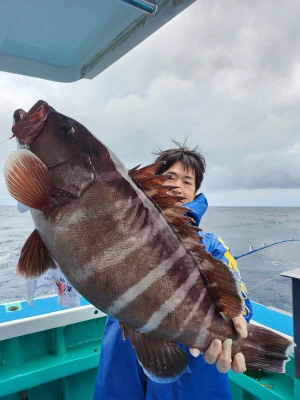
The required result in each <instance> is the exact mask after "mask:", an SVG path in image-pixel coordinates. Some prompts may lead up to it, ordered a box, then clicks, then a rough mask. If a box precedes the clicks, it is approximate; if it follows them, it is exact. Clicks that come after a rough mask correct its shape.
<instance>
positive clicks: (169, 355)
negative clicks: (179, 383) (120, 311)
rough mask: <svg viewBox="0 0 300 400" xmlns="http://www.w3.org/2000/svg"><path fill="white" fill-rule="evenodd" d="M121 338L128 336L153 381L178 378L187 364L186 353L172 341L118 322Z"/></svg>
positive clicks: (170, 380) (140, 361) (166, 381)
mask: <svg viewBox="0 0 300 400" xmlns="http://www.w3.org/2000/svg"><path fill="white" fill-rule="evenodd" d="M120 326H121V329H122V332H123V338H124V339H126V338H129V339H130V341H131V343H132V345H133V347H134V349H135V352H136V355H137V358H138V361H139V363H140V364H141V366H142V368H143V370H144V372H145V374H146V375H147V376H148V377H149V378H150V379H151V380H153V381H155V382H161V383H169V382H173V381H175V380H176V379H178V378H179V377H180V376H181V375H182V374H183V372H184V371H185V368H186V366H187V354H186V352H185V351H184V350H183V349H181V348H180V347H179V346H178V345H177V344H175V343H174V342H169V341H167V340H163V339H158V338H155V337H152V336H149V335H147V334H144V333H141V332H138V331H137V330H135V329H134V328H132V327H130V326H129V325H126V324H123V323H121V324H120Z"/></svg>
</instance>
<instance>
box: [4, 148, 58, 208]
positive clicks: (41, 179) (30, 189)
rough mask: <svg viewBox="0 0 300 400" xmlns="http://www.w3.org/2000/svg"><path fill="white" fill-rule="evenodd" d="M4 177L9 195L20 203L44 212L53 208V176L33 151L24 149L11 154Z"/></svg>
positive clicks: (5, 167)
mask: <svg viewBox="0 0 300 400" xmlns="http://www.w3.org/2000/svg"><path fill="white" fill-rule="evenodd" d="M4 176H5V181H6V186H7V188H8V191H9V193H10V194H11V196H12V197H14V198H15V199H16V200H18V201H19V202H20V203H23V204H25V205H26V206H28V207H30V208H35V209H38V210H41V211H43V212H46V211H47V210H48V209H49V207H51V205H52V203H53V200H52V197H51V189H52V178H51V175H50V173H49V171H48V169H47V167H46V165H45V164H44V163H43V162H42V161H41V160H40V159H39V158H38V157H37V156H36V155H35V154H33V153H32V152H31V151H29V150H25V149H22V150H16V151H14V152H13V153H11V154H10V155H9V157H8V159H7V161H6V163H5V166H4Z"/></svg>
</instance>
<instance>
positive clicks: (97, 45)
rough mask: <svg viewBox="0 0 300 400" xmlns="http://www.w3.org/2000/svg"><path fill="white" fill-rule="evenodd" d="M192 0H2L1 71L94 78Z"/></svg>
mask: <svg viewBox="0 0 300 400" xmlns="http://www.w3.org/2000/svg"><path fill="white" fill-rule="evenodd" d="M194 1H195V0H101V1H99V0H88V1H82V0H63V1H59V0H45V1H40V0H27V1H21V0H2V1H1V2H0V71H6V72H12V73H15V74H21V75H28V76H33V77H37V78H43V79H47V80H52V81H58V82H74V81H77V80H79V79H82V78H87V79H93V78H94V77H95V76H97V75H98V74H99V73H100V72H102V71H103V70H105V69H106V68H107V67H109V66H110V65H111V64H112V63H114V62H115V61H116V60H118V59H119V58H120V57H122V56H123V55H124V54H126V53H127V52H129V51H130V50H131V49H133V48H134V47H135V46H136V45H137V44H139V43H140V42H142V41H143V40H144V39H146V38H147V37H148V36H150V35H151V34H152V33H153V32H155V31H156V30H157V29H159V28H160V27H161V26H162V25H164V24H165V23H167V22H168V21H170V20H171V19H172V18H173V17H175V16H176V15H177V14H179V13H180V12H181V11H183V10H184V9H185V8H186V7H188V6H189V5H190V4H192V3H193V2H194Z"/></svg>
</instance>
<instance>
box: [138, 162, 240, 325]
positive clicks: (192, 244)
mask: <svg viewBox="0 0 300 400" xmlns="http://www.w3.org/2000/svg"><path fill="white" fill-rule="evenodd" d="M159 165H160V163H156V164H152V165H149V166H147V167H144V168H141V169H137V168H135V169H133V170H131V171H130V176H131V178H132V179H133V181H134V182H135V183H136V184H137V185H138V186H139V187H140V188H141V189H142V190H143V191H144V192H145V193H146V194H147V196H148V197H149V198H150V199H152V201H153V202H154V203H155V204H156V205H157V206H158V208H159V209H160V210H161V211H162V214H163V215H164V217H165V218H166V220H167V222H168V223H169V225H170V226H171V227H172V229H173V230H174V231H175V232H176V234H177V235H178V237H179V238H180V240H181V241H182V243H183V244H184V246H185V248H186V250H187V251H188V252H189V253H190V254H191V255H192V257H193V258H194V260H195V262H196V264H197V266H198V268H199V271H200V273H201V276H202V278H203V281H204V283H205V285H206V287H207V290H208V292H209V294H210V296H211V298H212V300H213V301H214V303H215V305H216V308H217V309H218V311H219V312H221V313H222V315H224V316H225V317H227V318H234V317H236V316H238V315H239V314H240V313H241V312H242V311H243V300H242V298H241V294H240V289H239V286H238V283H237V281H236V279H235V277H234V274H233V273H232V271H231V270H230V269H229V268H228V267H227V265H225V264H224V263H223V262H222V261H221V260H218V259H215V258H214V257H213V256H212V255H211V254H210V253H208V252H207V251H206V250H205V247H204V245H203V244H201V243H200V241H199V240H200V239H201V233H200V232H201V229H200V228H198V227H195V226H194V225H192V224H191V222H192V219H191V218H189V217H187V216H185V214H186V213H187V212H188V211H189V209H188V208H185V207H182V206H178V205H176V203H178V202H179V201H180V200H182V199H183V198H182V197H181V196H177V195H173V194H170V193H169V192H170V191H171V190H172V189H174V188H175V186H169V185H163V184H164V183H165V182H166V181H167V179H168V177H169V175H154V173H155V171H156V170H157V168H158V167H159ZM199 233H200V234H199Z"/></svg>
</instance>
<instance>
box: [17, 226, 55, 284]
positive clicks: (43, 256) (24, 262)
mask: <svg viewBox="0 0 300 400" xmlns="http://www.w3.org/2000/svg"><path fill="white" fill-rule="evenodd" d="M48 268H56V265H55V263H54V262H53V260H52V257H51V256H50V255H49V251H48V249H47V247H46V246H45V244H44V242H43V241H42V239H41V238H40V235H39V234H38V231H37V230H36V229H35V230H34V231H33V232H32V234H31V235H30V236H29V238H28V239H27V240H26V242H25V244H24V246H23V248H22V250H21V256H20V258H19V262H18V267H17V273H18V274H19V275H22V276H24V277H25V278H34V277H37V276H39V275H42V274H43V273H44V272H45V271H47V269H48Z"/></svg>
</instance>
